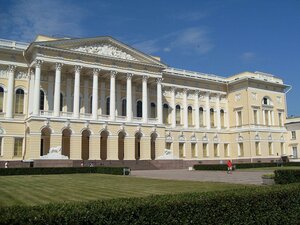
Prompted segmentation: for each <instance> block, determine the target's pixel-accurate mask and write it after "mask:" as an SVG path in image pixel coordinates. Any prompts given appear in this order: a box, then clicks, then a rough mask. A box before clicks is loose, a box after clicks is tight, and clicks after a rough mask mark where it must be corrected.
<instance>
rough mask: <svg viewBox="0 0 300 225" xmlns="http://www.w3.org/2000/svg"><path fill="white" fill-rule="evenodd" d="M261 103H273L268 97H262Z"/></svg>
mask: <svg viewBox="0 0 300 225" xmlns="http://www.w3.org/2000/svg"><path fill="white" fill-rule="evenodd" d="M262 104H263V105H273V104H272V101H271V99H270V98H269V97H264V98H263V100H262Z"/></svg>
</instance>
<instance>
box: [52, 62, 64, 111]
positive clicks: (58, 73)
mask: <svg viewBox="0 0 300 225" xmlns="http://www.w3.org/2000/svg"><path fill="white" fill-rule="evenodd" d="M61 68H62V64H61V63H56V64H55V85H54V106H53V115H54V116H59V111H60V110H59V108H60V83H61Z"/></svg>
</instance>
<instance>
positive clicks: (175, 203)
mask: <svg viewBox="0 0 300 225" xmlns="http://www.w3.org/2000/svg"><path fill="white" fill-rule="evenodd" d="M299 190H300V184H289V185H284V186H281V185H280V186H272V188H270V187H264V188H263V187H255V188H249V187H248V188H243V189H236V190H230V191H223V192H207V193H186V194H177V195H161V196H159V195H157V196H151V197H144V198H138V199H137V198H127V199H115V200H107V201H92V202H85V203H84V202H78V203H59V204H57V203H56V204H54V203H53V204H48V205H40V206H34V207H29V206H26V207H25V206H15V207H5V208H0V224H10V225H13V224H36V225H39V224H40V225H46V224H74V225H77V224H110V225H114V224H115V225H125V224H126V225H127V224H131V225H146V224H147V225H150V224H151V225H155V224H160V225H161V224H172V225H177V224H178V225H182V224H236V225H237V224H238V225H241V224H274V225H276V224H280V225H285V224H288V225H290V224H299V222H300V192H299Z"/></svg>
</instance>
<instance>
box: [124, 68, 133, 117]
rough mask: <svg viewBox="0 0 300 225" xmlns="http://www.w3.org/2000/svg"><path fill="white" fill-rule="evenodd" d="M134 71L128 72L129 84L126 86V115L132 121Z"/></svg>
mask: <svg viewBox="0 0 300 225" xmlns="http://www.w3.org/2000/svg"><path fill="white" fill-rule="evenodd" d="M132 76H133V75H132V73H127V76H126V78H127V84H126V85H127V86H126V116H127V121H128V122H131V121H132V82H131V80H132Z"/></svg>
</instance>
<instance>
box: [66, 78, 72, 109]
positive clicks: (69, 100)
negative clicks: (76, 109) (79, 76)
mask: <svg viewBox="0 0 300 225" xmlns="http://www.w3.org/2000/svg"><path fill="white" fill-rule="evenodd" d="M66 89H67V90H66V102H67V112H72V110H73V109H72V78H70V77H68V78H67V87H66Z"/></svg>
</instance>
